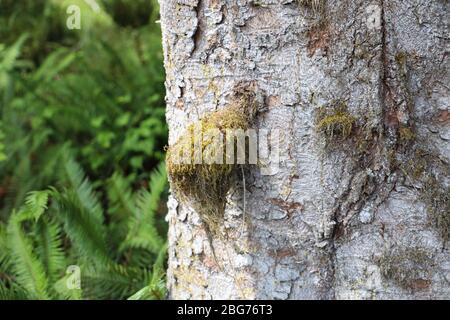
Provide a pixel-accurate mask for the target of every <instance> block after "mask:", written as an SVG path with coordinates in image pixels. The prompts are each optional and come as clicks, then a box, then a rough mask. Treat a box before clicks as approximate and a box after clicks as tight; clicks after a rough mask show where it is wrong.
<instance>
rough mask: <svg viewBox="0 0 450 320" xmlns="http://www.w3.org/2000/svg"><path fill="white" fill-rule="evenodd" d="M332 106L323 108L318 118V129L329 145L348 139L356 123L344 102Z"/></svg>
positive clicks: (336, 102) (335, 102)
mask: <svg viewBox="0 0 450 320" xmlns="http://www.w3.org/2000/svg"><path fill="white" fill-rule="evenodd" d="M330 105H331V106H330ZM330 105H328V106H326V107H321V108H320V109H319V112H318V115H317V118H316V128H317V130H318V131H319V132H320V133H322V134H323V135H324V136H325V138H326V140H327V143H330V142H333V141H335V142H336V141H337V142H339V141H342V140H344V139H346V138H348V137H349V136H350V135H351V133H352V130H353V127H354V125H355V122H356V119H355V117H353V116H352V115H351V114H350V113H349V112H348V111H347V106H346V104H345V103H343V102H342V101H334V102H332V103H331V104H330ZM330 107H331V109H330Z"/></svg>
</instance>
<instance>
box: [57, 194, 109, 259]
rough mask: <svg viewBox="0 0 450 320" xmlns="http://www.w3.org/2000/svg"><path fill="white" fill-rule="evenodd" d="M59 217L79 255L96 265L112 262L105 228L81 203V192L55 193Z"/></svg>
mask: <svg viewBox="0 0 450 320" xmlns="http://www.w3.org/2000/svg"><path fill="white" fill-rule="evenodd" d="M54 198H55V200H56V203H57V208H58V216H59V218H60V220H61V222H62V223H63V226H64V230H65V232H66V234H67V235H68V237H69V238H70V240H71V243H72V245H73V246H74V247H75V248H76V250H77V252H78V255H79V256H80V257H82V258H84V259H86V260H89V261H91V262H95V263H100V264H103V263H107V262H109V261H110V257H109V252H108V250H107V245H106V239H105V234H106V232H105V228H104V225H103V224H102V223H99V221H98V220H99V219H98V218H97V217H96V215H95V214H94V213H93V212H92V211H89V210H88V209H87V208H89V207H90V206H89V205H88V206H86V205H83V204H82V203H81V202H80V196H79V190H77V191H74V190H65V191H64V192H62V193H58V192H55V193H54Z"/></svg>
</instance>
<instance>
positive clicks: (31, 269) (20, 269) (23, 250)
mask: <svg viewBox="0 0 450 320" xmlns="http://www.w3.org/2000/svg"><path fill="white" fill-rule="evenodd" d="M20 221H21V220H20V218H19V215H18V214H16V213H13V214H12V215H11V217H10V219H9V222H8V228H7V232H8V246H9V250H10V255H11V260H12V262H13V271H14V274H15V276H16V279H17V282H18V283H19V284H20V285H21V286H22V287H24V288H25V289H26V290H27V291H28V292H29V293H30V294H31V296H32V297H34V298H36V299H48V298H49V296H48V293H47V284H48V279H47V277H46V275H45V272H44V267H43V265H42V264H41V262H40V261H39V260H38V259H37V257H36V256H35V254H34V250H33V246H32V243H31V240H30V239H29V238H27V237H26V236H25V234H24V232H23V230H22V227H21V223H20Z"/></svg>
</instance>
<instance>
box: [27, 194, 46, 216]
mask: <svg viewBox="0 0 450 320" xmlns="http://www.w3.org/2000/svg"><path fill="white" fill-rule="evenodd" d="M47 203H48V191H32V192H29V193H28V196H27V198H26V199H25V204H26V208H27V210H28V211H29V212H30V213H31V215H32V216H33V217H34V220H35V221H38V220H39V218H40V217H41V215H42V214H43V213H44V212H45V210H47V209H48V207H47Z"/></svg>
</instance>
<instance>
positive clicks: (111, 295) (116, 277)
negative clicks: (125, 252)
mask: <svg viewBox="0 0 450 320" xmlns="http://www.w3.org/2000/svg"><path fill="white" fill-rule="evenodd" d="M150 277H151V273H150V272H149V271H148V270H145V269H140V268H131V267H130V268H127V267H123V266H120V265H116V264H111V265H108V266H102V267H100V268H98V267H94V268H89V267H88V268H86V269H83V271H82V280H81V283H82V286H83V292H84V293H85V295H86V297H88V298H96V299H124V298H127V297H129V296H130V295H131V294H133V293H134V292H136V291H137V290H139V289H140V288H142V287H143V286H145V285H146V284H147V283H148V282H149V280H150Z"/></svg>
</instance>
